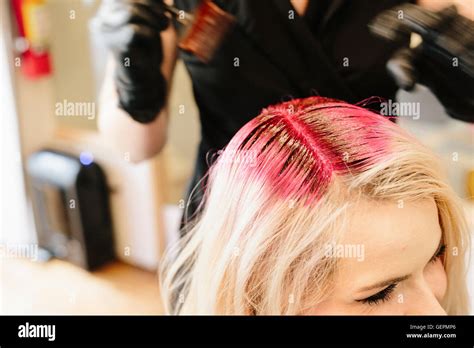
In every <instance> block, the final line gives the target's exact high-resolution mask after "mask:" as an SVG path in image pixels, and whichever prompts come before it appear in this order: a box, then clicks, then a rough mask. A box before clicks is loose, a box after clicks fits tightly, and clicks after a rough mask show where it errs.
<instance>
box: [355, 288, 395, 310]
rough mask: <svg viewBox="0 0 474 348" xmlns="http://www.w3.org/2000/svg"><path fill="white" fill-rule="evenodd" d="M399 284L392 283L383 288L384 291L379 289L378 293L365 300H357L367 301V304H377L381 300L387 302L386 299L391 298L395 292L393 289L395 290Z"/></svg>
mask: <svg viewBox="0 0 474 348" xmlns="http://www.w3.org/2000/svg"><path fill="white" fill-rule="evenodd" d="M397 285H398V283H397V284H391V285H389V286H387V287H386V288H385V289H383V290H382V291H379V292H378V293H376V294H375V295H372V296H370V297H367V298H364V299H363V300H357V302H361V303H365V304H368V305H377V304H379V303H380V302H386V301H388V300H390V298H391V296H392V294H393V291H394V290H395V288H396V287H397Z"/></svg>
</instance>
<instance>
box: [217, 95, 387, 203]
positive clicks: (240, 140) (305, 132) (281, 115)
mask: <svg viewBox="0 0 474 348" xmlns="http://www.w3.org/2000/svg"><path fill="white" fill-rule="evenodd" d="M386 122H390V120H389V118H387V117H384V116H381V115H379V114H377V113H375V112H372V111H370V110H368V109H365V108H363V107H360V106H356V105H351V104H348V103H346V102H343V101H339V100H335V99H329V98H323V97H309V98H304V99H293V100H291V101H288V102H284V103H281V104H277V105H274V106H270V107H268V108H266V109H263V111H262V113H261V114H260V115H259V116H257V117H256V118H254V119H252V120H251V121H250V122H248V123H247V124H246V125H245V126H244V127H243V128H241V129H240V130H239V132H238V133H237V134H236V135H235V136H234V137H233V139H232V141H231V142H230V143H229V145H228V146H227V147H226V149H225V151H224V153H223V156H224V158H225V157H227V156H229V157H231V156H234V157H235V156H236V155H238V154H241V153H244V152H248V153H253V154H255V156H254V157H255V162H256V163H252V165H245V166H244V168H245V173H241V174H242V175H246V176H249V175H250V176H252V177H253V176H254V175H255V176H257V177H259V178H262V179H264V180H265V181H269V182H270V185H271V186H272V187H273V188H274V189H275V191H276V192H277V193H278V194H279V195H280V196H281V197H282V198H291V199H303V200H304V201H305V202H309V203H311V202H314V201H315V200H317V199H318V198H319V197H320V196H321V195H322V194H323V193H324V191H325V190H326V189H327V187H328V186H329V184H330V182H331V179H332V178H333V176H334V174H344V173H355V172H360V171H363V170H364V168H366V166H370V165H372V164H374V163H377V162H378V161H380V160H381V159H383V158H384V156H385V154H386V153H387V149H388V142H387V139H388V138H389V137H388V136H387V134H385V133H384V132H385V130H386V129H387V127H380V126H381V125H382V124H384V123H386ZM302 168H303V169H302Z"/></svg>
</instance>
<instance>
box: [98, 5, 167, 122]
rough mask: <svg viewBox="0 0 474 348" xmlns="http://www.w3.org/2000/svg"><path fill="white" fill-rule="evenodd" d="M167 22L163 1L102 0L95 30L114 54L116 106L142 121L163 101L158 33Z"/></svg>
mask: <svg viewBox="0 0 474 348" xmlns="http://www.w3.org/2000/svg"><path fill="white" fill-rule="evenodd" d="M168 25H169V20H168V17H167V16H166V15H165V13H164V5H163V1H162V0H103V1H102V5H101V7H100V9H99V11H98V13H97V15H96V17H95V18H94V21H93V28H94V31H95V32H96V33H97V34H98V35H99V36H100V37H101V39H102V40H103V41H104V42H105V44H106V45H107V47H108V48H109V49H110V50H111V52H112V53H113V56H114V58H115V61H116V70H115V85H116V88H117V92H118V97H119V106H120V107H121V108H122V109H124V110H125V111H127V112H128V113H129V114H130V116H131V117H132V118H133V119H134V120H136V121H138V122H141V123H148V122H151V121H153V120H154V119H155V118H156V116H157V114H158V112H159V111H160V110H161V108H162V107H163V105H164V104H165V99H166V80H165V78H164V77H163V75H162V73H161V63H162V61H163V50H162V45H161V38H160V32H161V31H163V30H164V29H166V28H167V26H168Z"/></svg>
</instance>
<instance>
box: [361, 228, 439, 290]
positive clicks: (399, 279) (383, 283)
mask: <svg viewBox="0 0 474 348" xmlns="http://www.w3.org/2000/svg"><path fill="white" fill-rule="evenodd" d="M442 247H443V235H442V234H441V237H440V239H439V243H438V247H437V248H436V251H435V252H434V254H433V256H431V258H430V260H429V261H431V260H433V259H434V258H435V257H436V255H437V254H438V253H439V251H440V250H441V248H442ZM408 278H410V274H407V275H404V276H402V277H396V278H392V279H388V280H384V281H381V282H379V283H376V284H372V285H369V286H366V287H363V288H361V289H359V291H358V292H365V291H368V290H373V289H378V288H383V287H385V286H388V285H391V284H394V283H400V282H402V281H404V280H407V279H408Z"/></svg>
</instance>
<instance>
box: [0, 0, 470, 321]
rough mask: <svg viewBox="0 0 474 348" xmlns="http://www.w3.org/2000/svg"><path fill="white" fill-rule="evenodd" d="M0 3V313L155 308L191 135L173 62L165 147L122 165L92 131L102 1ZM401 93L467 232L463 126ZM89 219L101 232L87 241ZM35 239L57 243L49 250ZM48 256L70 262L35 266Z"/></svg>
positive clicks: (190, 110) (193, 116)
mask: <svg viewBox="0 0 474 348" xmlns="http://www.w3.org/2000/svg"><path fill="white" fill-rule="evenodd" d="M0 2H1V9H0V14H1V17H0V18H1V28H0V31H1V37H0V40H1V41H0V69H1V72H0V76H1V80H0V92H1V93H0V95H1V104H0V105H1V122H2V125H1V132H2V136H1V141H2V145H1V148H2V151H1V156H2V157H1V163H2V169H1V172H0V175H1V176H2V177H1V178H0V181H1V187H2V192H1V197H2V198H1V202H2V203H1V204H2V205H1V207H0V208H1V209H0V214H1V215H2V219H1V225H0V226H1V227H0V228H1V230H0V233H1V235H0V246H1V249H0V251H1V255H0V262H1V265H0V313H1V314H73V313H78V314H145V313H148V314H159V313H161V311H162V308H161V305H160V300H159V289H158V282H157V277H156V269H157V267H158V261H159V258H160V256H161V255H162V253H163V250H164V248H166V245H168V244H169V243H172V242H173V241H174V240H176V238H177V236H178V226H179V221H180V218H181V214H182V212H183V208H184V205H185V202H184V197H185V191H186V187H187V184H188V181H189V179H190V177H191V174H192V170H193V165H194V158H195V151H196V149H197V145H198V142H199V132H200V131H199V122H198V114H197V108H196V106H195V104H194V99H193V95H192V88H191V84H190V80H189V77H188V75H187V72H186V70H185V68H184V66H183V64H182V62H180V61H178V64H177V66H176V69H175V73H174V77H173V83H172V91H171V99H170V102H169V106H168V107H169V112H170V124H169V130H168V132H169V133H168V134H169V136H168V142H167V145H166V147H165V149H164V150H163V152H162V153H160V155H158V156H156V157H155V158H153V159H151V160H149V161H146V162H144V163H140V164H133V163H131V162H130V161H129V159H128V158H127V156H126V154H122V155H117V154H116V152H114V151H113V149H111V148H110V146H109V145H108V144H106V143H104V142H103V141H102V140H101V138H100V136H99V134H98V131H97V119H98V117H99V115H100V109H99V104H98V96H99V92H100V88H101V83H102V79H103V75H104V71H105V62H106V58H107V52H106V50H105V48H104V47H102V46H101V44H100V43H99V42H97V40H95V38H94V37H93V35H91V31H90V20H91V18H92V16H93V15H94V14H95V12H96V10H97V8H98V6H99V3H100V1H95V0H47V1H45V0H0ZM399 98H400V99H399V100H400V101H406V102H411V101H413V102H419V101H420V100H422V102H421V103H420V106H421V107H420V117H418V118H417V117H411V118H410V117H401V120H400V124H401V125H402V127H404V128H407V129H408V130H409V131H410V132H412V133H413V134H414V135H415V136H416V137H418V138H419V139H420V140H421V141H422V142H424V143H425V144H427V145H428V146H430V147H431V148H432V149H433V150H435V151H436V152H437V153H439V155H440V156H441V158H442V159H443V161H444V163H445V165H446V168H447V174H448V176H449V179H450V182H451V184H452V185H453V187H454V188H455V190H456V192H457V193H458V194H459V196H461V197H462V198H463V204H464V207H465V210H466V215H467V217H468V222H469V224H470V228H471V230H474V221H473V220H474V203H473V201H472V197H473V196H474V192H473V191H474V187H473V184H472V182H473V180H474V179H473V178H474V128H473V126H472V125H468V124H466V123H462V122H458V121H455V120H452V119H450V118H448V117H447V116H446V115H445V114H444V112H443V109H442V107H441V105H440V104H439V103H438V102H437V100H436V99H435V97H434V96H433V95H432V94H431V93H429V92H428V91H427V90H426V89H424V88H422V87H419V88H418V89H417V90H416V91H415V92H414V93H411V94H408V93H405V92H403V93H399ZM420 98H421V99H420ZM71 197H72V198H71ZM469 197H471V199H469ZM66 207H69V210H68V209H66ZM65 211H74V213H65ZM86 217H87V218H88V219H91V220H90V221H96V223H95V224H94V223H90V224H87V223H85V222H83V221H85V219H86ZM94 219H96V220H94ZM97 221H98V222H97ZM79 225H80V226H79ZM99 225H100V228H99V227H97V226H99ZM78 226H79V227H78ZM90 226H93V227H90ZM91 228H92V230H95V229H96V228H99V229H100V231H101V233H102V234H103V235H104V238H102V239H101V240H91V239H90V237H88V235H89V234H90V232H91ZM48 230H54V231H55V234H54V236H50V235H45V233H46V232H47V231H48ZM38 242H40V244H45V245H62V247H57V248H56V249H54V248H53V249H54V250H50V251H49V252H47V251H46V250H41V249H40V248H38ZM86 247H87V248H89V247H90V249H91V250H94V248H96V249H97V248H99V250H100V249H101V248H102V250H109V252H108V253H106V254H107V255H105V256H104V255H103V254H102V255H101V256H100V257H97V256H96V255H93V254H91V252H90V251H87V250H86ZM104 248H105V249H104ZM52 251H53V252H52ZM88 253H89V254H88ZM52 254H55V255H62V256H63V258H64V259H67V260H68V261H59V260H56V259H54V260H52V261H50V262H47V263H44V262H41V261H44V260H48V259H49V258H50V257H51V256H52ZM28 259H30V260H28ZM472 268H473V267H471V270H470V275H469V280H468V282H469V284H470V286H471V294H474V292H473V291H472V290H473V289H472V284H474V277H473V272H472Z"/></svg>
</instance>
